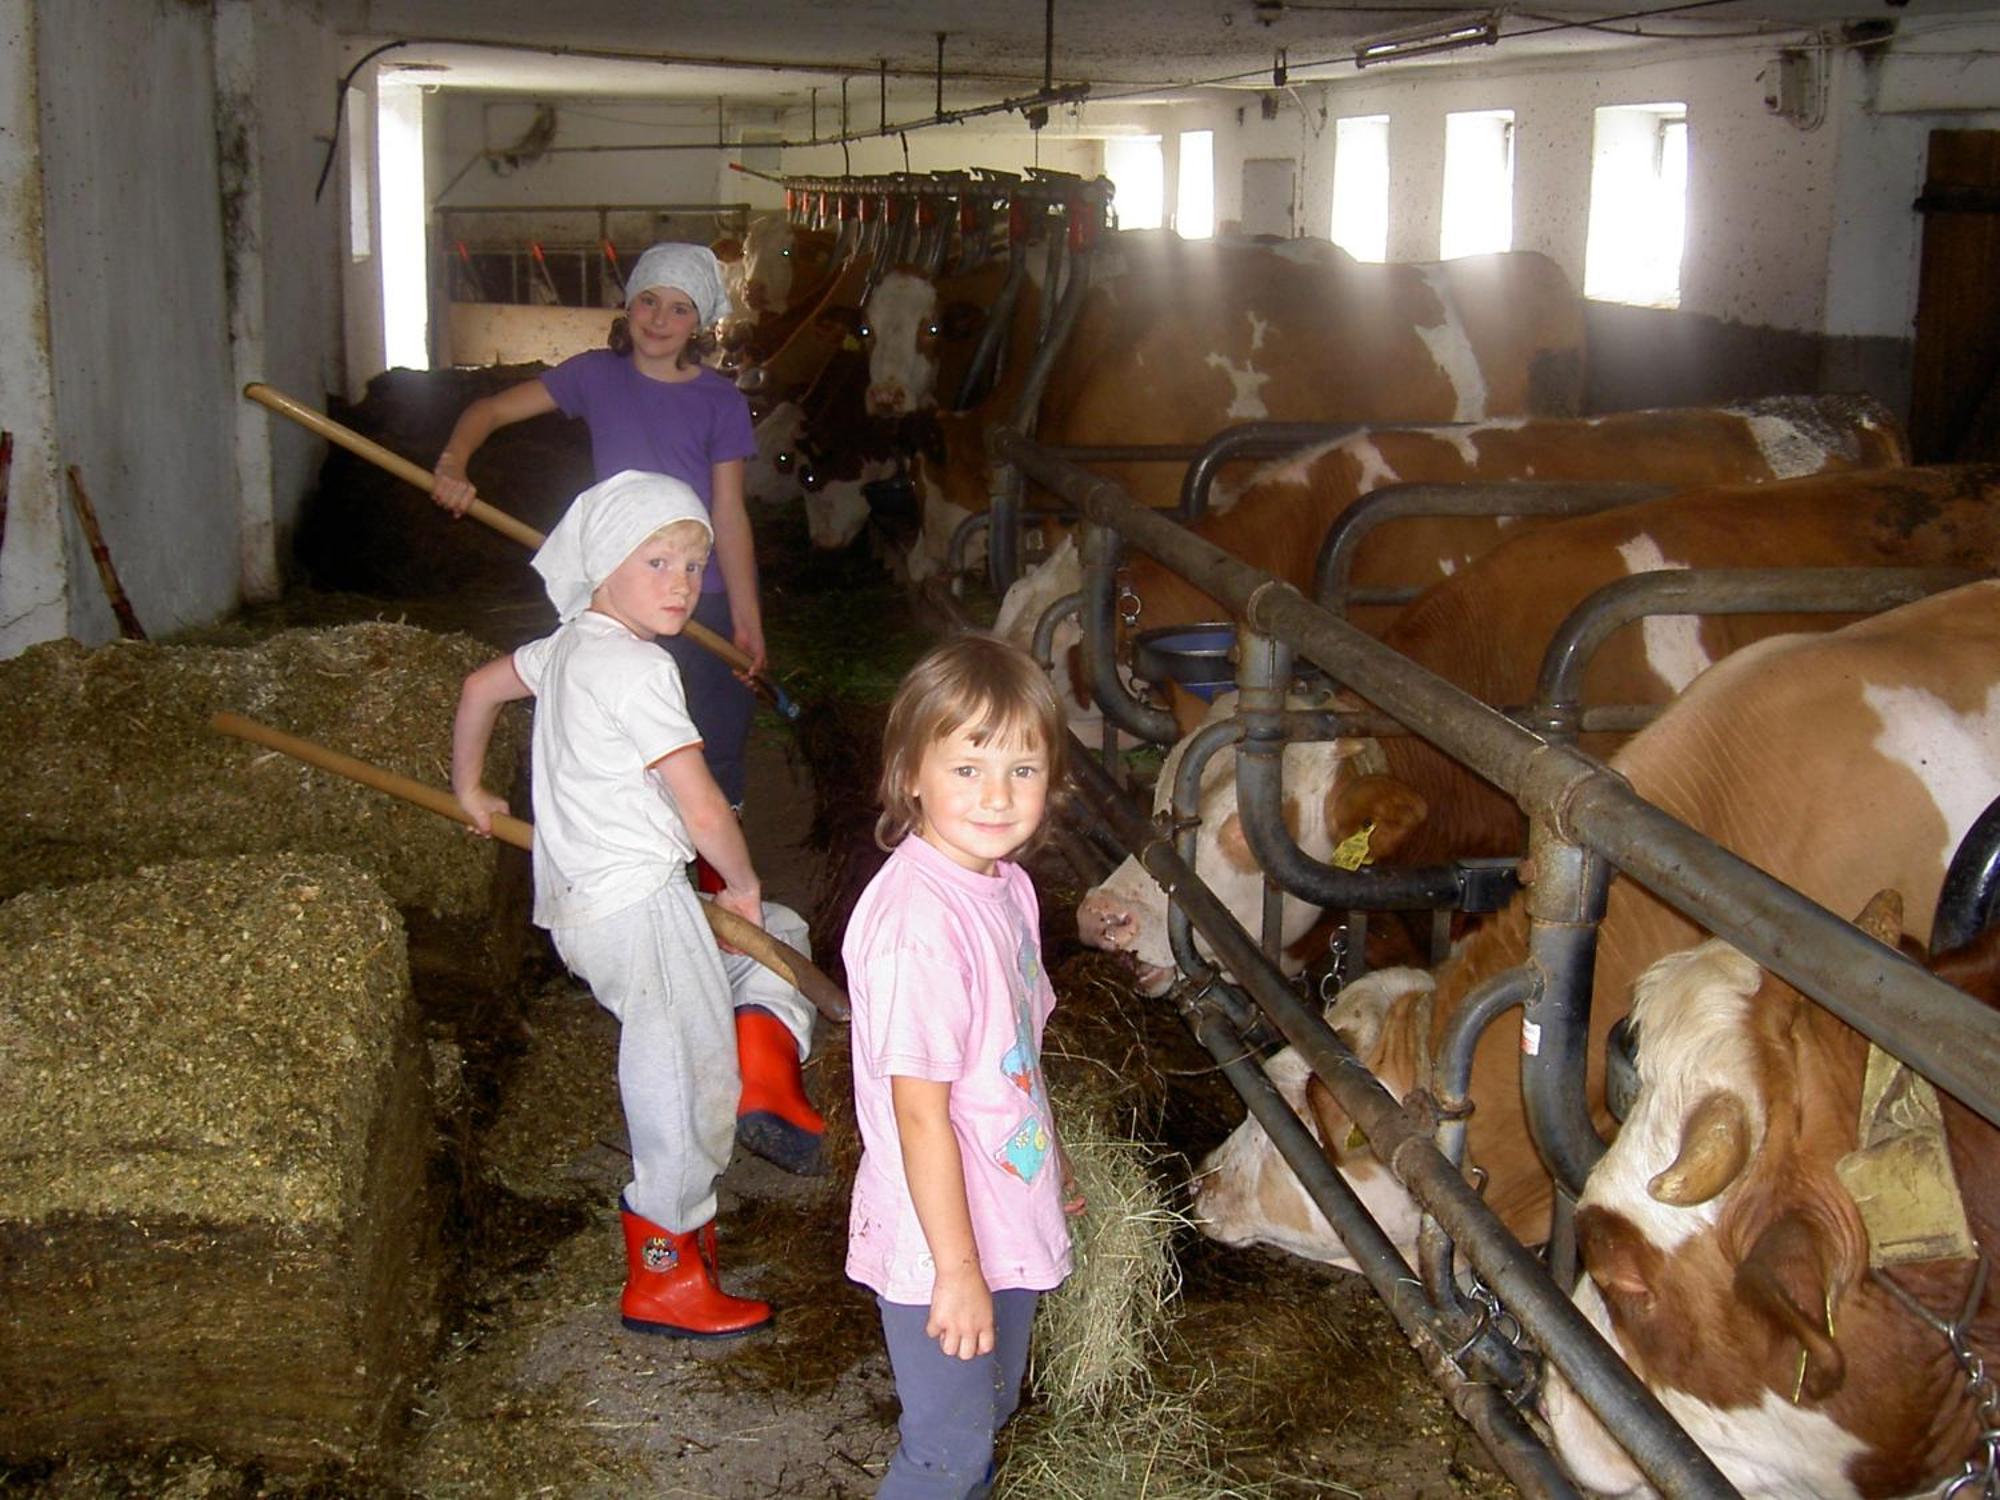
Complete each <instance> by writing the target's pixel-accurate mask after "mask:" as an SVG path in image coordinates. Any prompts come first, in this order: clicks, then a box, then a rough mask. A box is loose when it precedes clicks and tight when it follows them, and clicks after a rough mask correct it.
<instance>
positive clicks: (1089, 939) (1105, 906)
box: [1076, 893, 1139, 953]
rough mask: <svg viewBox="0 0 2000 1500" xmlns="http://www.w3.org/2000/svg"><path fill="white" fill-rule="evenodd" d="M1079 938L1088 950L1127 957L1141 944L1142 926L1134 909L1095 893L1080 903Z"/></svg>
mask: <svg viewBox="0 0 2000 1500" xmlns="http://www.w3.org/2000/svg"><path fill="white" fill-rule="evenodd" d="M1076 935H1077V937H1078V938H1079V939H1080V940H1081V941H1082V942H1083V943H1085V944H1086V945H1088V946H1089V947H1092V948H1101V949H1103V950H1104V951H1105V952H1107V953H1126V952H1129V951H1131V949H1132V947H1133V945H1134V944H1136V943H1137V942H1138V940H1139V924H1138V921H1137V919H1136V916H1135V914H1134V912H1133V911H1132V909H1131V907H1129V906H1127V905H1126V904H1125V903H1124V902H1122V901H1120V900H1118V898H1117V897H1115V896H1107V895H1104V894H1102V893H1093V894H1091V895H1088V896H1085V897H1084V898H1083V900H1082V901H1080V902H1079V903H1077V908H1076Z"/></svg>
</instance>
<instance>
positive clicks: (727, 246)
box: [708, 238, 743, 264]
mask: <svg viewBox="0 0 2000 1500" xmlns="http://www.w3.org/2000/svg"><path fill="white" fill-rule="evenodd" d="M708 249H709V253H710V254H711V255H713V256H714V257H715V258H716V259H717V260H719V261H722V262H724V263H725V264H727V263H729V262H732V261H739V260H741V259H743V241H741V240H739V239H734V238H731V239H722V240H711V241H710V242H709V246H708Z"/></svg>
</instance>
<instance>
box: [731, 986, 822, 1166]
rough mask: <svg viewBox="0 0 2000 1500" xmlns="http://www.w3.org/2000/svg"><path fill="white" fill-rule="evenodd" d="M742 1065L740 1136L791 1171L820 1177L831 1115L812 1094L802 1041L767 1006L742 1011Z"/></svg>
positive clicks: (738, 1026) (739, 1031)
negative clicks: (802, 1068)
mask: <svg viewBox="0 0 2000 1500" xmlns="http://www.w3.org/2000/svg"><path fill="white" fill-rule="evenodd" d="M736 1066H737V1068H738V1069H739V1070H740V1071H741V1072H742V1074H743V1094H742V1097H741V1098H740V1099H738V1100H737V1102H736V1139H737V1140H739V1141H741V1142H742V1143H743V1144H744V1145H745V1146H746V1147H748V1148H749V1149H750V1150H752V1151H754V1152H756V1153H757V1154H758V1155H759V1156H761V1157H763V1158H764V1159H765V1160H766V1161H769V1162H775V1163H777V1164H778V1165H779V1166H781V1167H783V1168H784V1169H785V1170H786V1171H787V1172H796V1173H798V1174H799V1175H800V1176H801V1177H816V1176H818V1175H819V1173H820V1172H821V1171H822V1170H823V1169H824V1163H823V1162H822V1161H821V1159H820V1142H821V1140H822V1138H823V1137H824V1136H825V1134H826V1120H825V1118H824V1117H822V1116H821V1114H820V1112H819V1111H818V1110H816V1109H814V1108H813V1107H812V1101H811V1100H809V1099H807V1098H806V1089H805V1080H804V1079H802V1078H801V1077H800V1076H799V1044H798V1043H797V1042H795V1041H794V1040H793V1039H792V1033H791V1032H790V1031H789V1030H788V1029H787V1028H786V1026H785V1023H784V1022H783V1021H780V1020H779V1019H778V1018H777V1017H776V1016H774V1015H772V1014H771V1013H770V1012H769V1011H768V1010H765V1009H763V1008H762V1007H761V1006H756V1005H746V1006H743V1007H742V1008H741V1009H739V1010H738V1011H737V1012H736Z"/></svg>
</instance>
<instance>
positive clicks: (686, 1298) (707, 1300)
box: [618, 1199, 771, 1339]
mask: <svg viewBox="0 0 2000 1500" xmlns="http://www.w3.org/2000/svg"><path fill="white" fill-rule="evenodd" d="M618 1212H619V1216H620V1217H621V1218H622V1219H623V1220H624V1221H625V1265H626V1271H625V1295H624V1296H623V1297H622V1298H621V1299H620V1301H619V1312H620V1314H621V1315H622V1318H623V1321H624V1324H625V1326H626V1327H627V1328H629V1329H631V1330H632V1331H633V1332H634V1333H658V1334H665V1335H667V1336H668V1337H669V1338H679V1339H732V1338H735V1337H737V1336H738V1335H739V1334H745V1333H752V1332H755V1331H756V1330H757V1329H759V1328H762V1327H764V1326H765V1325H766V1324H767V1323H769V1322H770V1321H771V1305H770V1303H768V1302H758V1301H755V1300H753V1299H751V1298H749V1297H732V1296H730V1295H729V1294H728V1293H727V1292H725V1291H723V1290H722V1289H721V1288H720V1287H718V1286H717V1285H716V1284H715V1270H714V1267H715V1260H714V1255H715V1251H714V1245H715V1225H714V1223H713V1222H712V1221H711V1222H710V1223H707V1224H704V1225H702V1226H701V1228H700V1229H691V1230H689V1231H688V1232H687V1233H686V1234H675V1233H674V1232H673V1231H672V1230H671V1229H662V1228H661V1227H660V1226H659V1225H658V1224H655V1223H653V1222H652V1221H651V1220H650V1219H642V1218H640V1217H639V1216H638V1215H637V1214H635V1213H633V1212H632V1210H631V1209H630V1208H627V1207H626V1206H625V1203H624V1200H622V1199H621V1200H619V1204H618ZM704 1236H706V1245H704V1243H703V1239H704ZM704 1248H706V1250H707V1252H708V1253H707V1254H703V1250H704Z"/></svg>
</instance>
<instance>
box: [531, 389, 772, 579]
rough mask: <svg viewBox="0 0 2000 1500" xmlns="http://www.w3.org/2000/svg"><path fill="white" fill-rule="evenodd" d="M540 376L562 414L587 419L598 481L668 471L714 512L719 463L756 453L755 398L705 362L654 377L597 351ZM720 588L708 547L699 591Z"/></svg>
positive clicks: (666, 472) (592, 465)
mask: <svg viewBox="0 0 2000 1500" xmlns="http://www.w3.org/2000/svg"><path fill="white" fill-rule="evenodd" d="M541 381H542V385H543V386H544V387H545V388H546V389H547V391H548V393H549V394H550V395H551V396H553V397H554V398H555V403H556V406H557V408H558V409H559V410H560V411H561V412H562V414H563V415H564V416H566V417H581V418H583V420H584V421H586V422H588V423H589V424H590V463H591V467H592V468H593V469H594V470H595V471H596V474H597V477H598V478H599V479H609V478H610V477H611V476H612V475H613V474H617V473H620V472H622V471H623V470H626V469H638V470H640V471H641V472H643V473H647V474H666V475H670V476H672V477H673V478H675V479H679V480H683V481H685V482H686V483H688V484H689V485H692V486H693V487H694V492H695V493H696V494H697V495H699V496H701V503H702V504H703V505H705V506H707V507H709V508H710V509H711V510H713V509H714V506H715V497H714V494H713V491H714V484H715V475H714V469H715V465H717V464H719V463H727V462H728V461H729V460H730V459H732V458H754V457H756V454H757V438H756V435H755V434H754V433H753V432H752V431H751V430H750V403H749V402H748V401H746V400H745V399H744V397H743V393H742V392H741V391H739V390H737V389H736V387H735V386H733V385H731V384H730V383H729V382H728V381H727V380H725V379H723V378H722V377H721V376H720V375H718V374H716V373H715V371H713V370H711V369H708V368H706V367H703V368H702V369H701V370H700V371H699V372H698V373H697V374H696V375H695V378H694V379H692V380H681V381H673V380H654V379H653V378H652V377H651V376H649V375H642V374H640V373H639V369H638V367H637V366H636V365H634V364H633V363H632V361H631V359H630V357H629V356H627V355H623V354H614V353H612V351H611V350H609V349H592V350H590V351H588V352H587V353H584V354H577V355H573V356H571V357H570V358H568V359H566V360H564V361H563V362H562V363H561V364H559V365H557V366H556V367H555V368H554V369H553V370H550V371H548V372H547V373H546V374H544V375H543V376H542V377H541ZM722 587H723V583H722V569H721V568H720V566H719V565H718V564H717V563H716V560H715V557H714V554H713V553H711V554H710V556H709V559H708V571H707V572H705V573H703V574H702V577H701V589H702V592H703V593H705V594H713V593H717V592H720V591H721V589H722Z"/></svg>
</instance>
